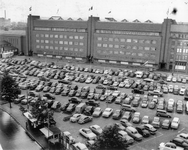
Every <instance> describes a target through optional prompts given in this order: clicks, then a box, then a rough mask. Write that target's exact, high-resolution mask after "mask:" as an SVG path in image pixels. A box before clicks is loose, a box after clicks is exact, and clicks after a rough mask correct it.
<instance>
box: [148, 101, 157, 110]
mask: <svg viewBox="0 0 188 150" xmlns="http://www.w3.org/2000/svg"><path fill="white" fill-rule="evenodd" d="M155 107H156V103H155V102H154V101H151V102H149V104H148V108H149V109H155Z"/></svg>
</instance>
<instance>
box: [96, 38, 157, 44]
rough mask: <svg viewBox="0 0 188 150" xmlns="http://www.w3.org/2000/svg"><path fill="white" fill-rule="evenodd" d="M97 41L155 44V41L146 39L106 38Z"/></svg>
mask: <svg viewBox="0 0 188 150" xmlns="http://www.w3.org/2000/svg"><path fill="white" fill-rule="evenodd" d="M97 40H98V41H110V42H113V41H114V42H127V43H145V44H156V43H157V41H156V40H148V39H124V38H117V37H116V38H112V37H110V38H108V37H97Z"/></svg>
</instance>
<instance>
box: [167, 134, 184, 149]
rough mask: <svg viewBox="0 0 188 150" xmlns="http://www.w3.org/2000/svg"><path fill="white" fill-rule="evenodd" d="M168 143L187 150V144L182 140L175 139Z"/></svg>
mask: <svg viewBox="0 0 188 150" xmlns="http://www.w3.org/2000/svg"><path fill="white" fill-rule="evenodd" d="M170 142H172V143H174V144H176V145H177V146H180V147H183V148H185V149H186V150H187V149H188V143H186V142H185V141H184V140H183V139H182V138H179V137H176V138H174V139H173V140H171V141H170Z"/></svg>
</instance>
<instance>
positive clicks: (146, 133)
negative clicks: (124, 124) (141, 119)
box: [135, 125, 150, 137]
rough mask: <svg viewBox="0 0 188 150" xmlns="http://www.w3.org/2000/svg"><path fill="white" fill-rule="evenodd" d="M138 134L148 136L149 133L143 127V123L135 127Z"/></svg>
mask: <svg viewBox="0 0 188 150" xmlns="http://www.w3.org/2000/svg"><path fill="white" fill-rule="evenodd" d="M135 128H136V130H137V131H138V133H139V134H141V135H142V136H143V137H149V136H150V133H149V131H148V130H146V129H145V128H144V126H143V125H140V126H137V127H135Z"/></svg>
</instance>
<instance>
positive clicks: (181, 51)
mask: <svg viewBox="0 0 188 150" xmlns="http://www.w3.org/2000/svg"><path fill="white" fill-rule="evenodd" d="M177 53H188V49H181V48H177Z"/></svg>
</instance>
